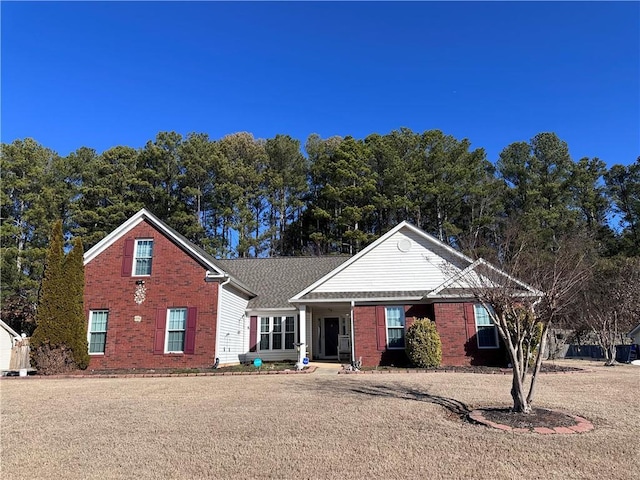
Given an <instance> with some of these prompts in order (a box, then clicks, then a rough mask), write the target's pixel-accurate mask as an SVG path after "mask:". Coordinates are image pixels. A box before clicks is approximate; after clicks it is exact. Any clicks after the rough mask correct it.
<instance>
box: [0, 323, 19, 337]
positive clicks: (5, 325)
mask: <svg viewBox="0 0 640 480" xmlns="http://www.w3.org/2000/svg"><path fill="white" fill-rule="evenodd" d="M0 327H2V328H4V329H5V330H6V331H7V332H9V335H11V336H12V337H13V338H22V337H21V335H20V334H19V333H18V332H16V331H15V330H14V329H13V328H11V327H10V326H9V325H7V324H6V323H4V322H3V321H2V320H0Z"/></svg>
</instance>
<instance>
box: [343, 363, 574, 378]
mask: <svg viewBox="0 0 640 480" xmlns="http://www.w3.org/2000/svg"><path fill="white" fill-rule="evenodd" d="M582 371H584V369H582V368H578V367H568V366H564V365H556V364H555V363H543V364H542V366H541V368H540V373H570V372H582ZM360 372H364V373H384V372H389V373H391V372H408V373H411V372H444V373H450V372H452V373H485V374H499V375H510V374H512V372H513V370H512V369H511V368H507V367H487V366H484V365H461V366H441V367H435V368H415V367H393V366H390V367H373V368H363V369H362V370H360V371H358V372H349V371H343V372H341V373H360Z"/></svg>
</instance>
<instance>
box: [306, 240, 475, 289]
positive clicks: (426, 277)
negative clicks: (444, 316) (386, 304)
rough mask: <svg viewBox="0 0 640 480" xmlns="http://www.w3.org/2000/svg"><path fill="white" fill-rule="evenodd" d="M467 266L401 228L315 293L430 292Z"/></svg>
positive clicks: (448, 253)
mask: <svg viewBox="0 0 640 480" xmlns="http://www.w3.org/2000/svg"><path fill="white" fill-rule="evenodd" d="M467 266H468V263H466V262H463V261H462V260H460V259H459V258H458V257H455V256H454V255H453V254H451V253H450V252H448V251H447V250H446V249H444V248H441V247H438V246H437V245H436V244H435V243H433V242H431V241H429V240H427V239H425V238H424V237H422V236H420V235H418V234H416V233H414V232H412V231H411V230H409V229H407V228H403V229H401V230H400V231H398V232H396V233H395V234H394V235H392V236H391V237H389V238H388V239H387V240H386V241H384V242H382V243H381V244H379V245H378V246H376V247H375V248H374V249H373V250H371V251H369V252H368V253H367V254H365V255H364V256H362V257H360V258H359V259H357V260H356V261H355V262H354V263H352V264H351V265H349V266H347V267H346V268H345V269H344V270H342V271H340V272H339V273H337V274H336V275H334V276H333V277H331V278H330V279H328V280H327V281H326V282H324V283H323V284H321V285H319V286H318V287H316V288H315V289H314V290H313V291H314V292H379V291H404V290H430V289H433V288H436V287H438V286H439V285H440V284H441V283H442V282H444V281H445V279H446V278H449V277H450V276H451V275H452V274H454V273H456V272H459V271H460V270H461V268H460V267H462V268H465V267H467Z"/></svg>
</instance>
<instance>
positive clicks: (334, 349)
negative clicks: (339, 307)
mask: <svg viewBox="0 0 640 480" xmlns="http://www.w3.org/2000/svg"><path fill="white" fill-rule="evenodd" d="M339 329H340V320H339V319H338V318H325V319H324V355H325V357H337V356H338V333H339Z"/></svg>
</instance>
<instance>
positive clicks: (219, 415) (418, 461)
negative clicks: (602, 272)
mask: <svg viewBox="0 0 640 480" xmlns="http://www.w3.org/2000/svg"><path fill="white" fill-rule="evenodd" d="M574 364H575V362H574ZM579 365H580V366H585V367H586V366H589V367H590V368H592V369H593V371H591V372H589V373H573V374H565V375H545V376H543V378H542V379H541V380H542V382H541V384H540V386H539V393H538V401H537V402H536V404H537V406H541V407H547V408H554V409H561V410H564V411H567V412H570V413H575V414H578V415H582V416H585V417H587V418H588V419H590V420H591V421H592V422H593V423H594V424H595V430H594V431H592V432H589V433H586V434H575V435H554V436H543V435H537V434H533V433H526V434H515V433H505V432H501V431H497V430H490V429H488V428H486V427H483V426H479V425H472V424H469V423H465V422H462V421H461V420H460V419H459V418H458V417H457V416H456V415H454V414H452V413H451V412H450V411H449V410H447V409H446V408H444V407H443V406H441V405H439V404H437V403H432V402H431V401H429V398H428V395H430V396H431V398H432V399H435V400H437V399H438V397H443V398H450V399H455V400H458V401H460V402H464V403H466V404H467V405H469V406H470V407H477V406H487V405H508V404H509V400H510V399H509V386H510V385H509V382H510V377H509V376H502V375H478V374H443V373H430V374H377V375H335V376H327V375H318V374H311V375H295V376H292V375H274V376H224V377H179V378H116V379H94V378H90V379H32V378H29V379H16V380H3V381H2V382H0V394H1V401H2V404H1V419H2V423H1V432H2V433H1V434H2V438H1V447H2V454H1V455H2V456H1V459H2V471H1V475H2V478H5V479H19V478H24V479H39V478H51V479H53V478H65V479H93V478H96V479H98V478H99V479H111V478H113V479H115V478H118V479H120V478H154V479H155V478H180V479H182V478H184V479H197V478H220V479H232V478H285V479H288V478H311V479H358V478H412V477H418V476H419V477H421V478H427V479H438V478H452V479H455V478H465V479H469V478H506V479H511V478H513V479H519V478H526V479H529V478H541V479H548V478H562V479H567V478H580V479H585V478H586V479H589V478H593V479H595V478H603V477H607V478H611V479H625V478H638V472H639V471H640V460H639V456H638V438H640V420H639V418H640V406H639V403H638V387H639V386H640V384H639V383H640V382H639V380H640V369H639V368H638V367H633V366H628V365H622V366H617V367H615V368H604V367H602V366H600V364H593V363H587V362H579ZM416 393H417V394H416Z"/></svg>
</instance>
